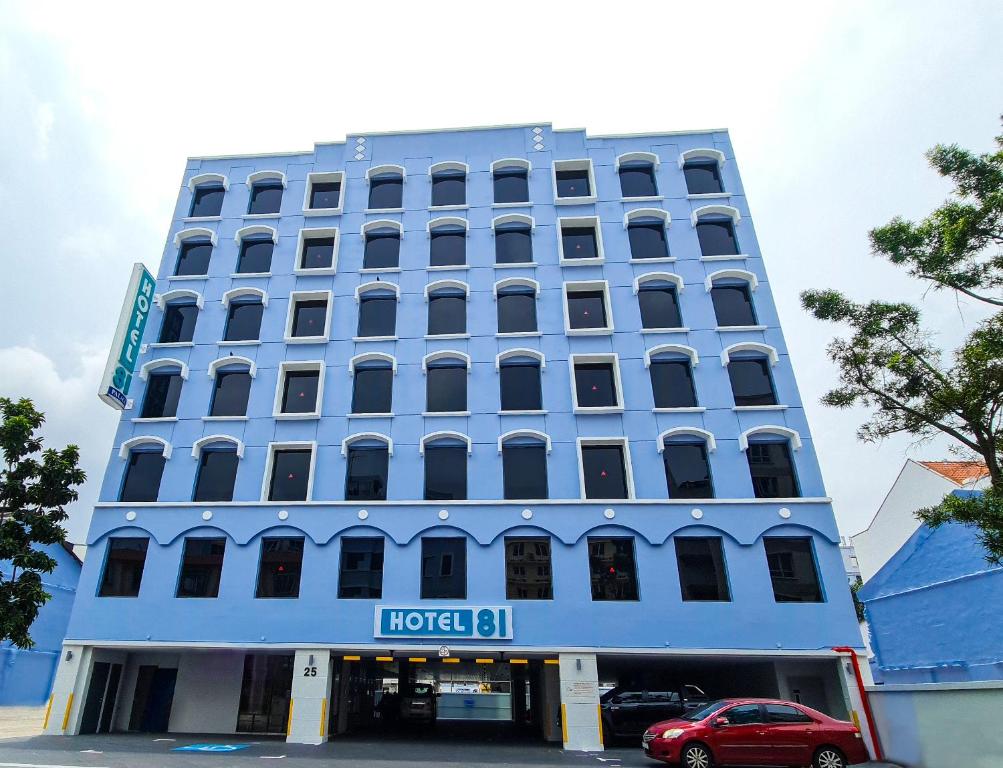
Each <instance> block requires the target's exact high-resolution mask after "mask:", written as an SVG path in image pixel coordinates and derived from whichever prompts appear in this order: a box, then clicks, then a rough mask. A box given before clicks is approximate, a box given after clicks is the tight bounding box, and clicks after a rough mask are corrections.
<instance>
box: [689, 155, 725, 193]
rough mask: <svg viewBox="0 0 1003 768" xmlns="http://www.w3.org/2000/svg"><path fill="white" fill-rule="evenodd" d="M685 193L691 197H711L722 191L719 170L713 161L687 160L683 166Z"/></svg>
mask: <svg viewBox="0 0 1003 768" xmlns="http://www.w3.org/2000/svg"><path fill="white" fill-rule="evenodd" d="M683 175H684V176H685V177H686V191H687V192H688V193H689V194H691V195H713V194H717V193H719V192H723V191H724V186H723V185H722V184H721V169H720V168H719V167H718V164H717V162H715V161H714V160H687V161H686V163H685V164H684V165H683Z"/></svg>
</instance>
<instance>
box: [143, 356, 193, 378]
mask: <svg viewBox="0 0 1003 768" xmlns="http://www.w3.org/2000/svg"><path fill="white" fill-rule="evenodd" d="M157 368H178V369H180V370H181V378H182V379H184V380H185V381H187V380H188V364H187V363H183V362H181V361H180V360H178V359H177V358H175V357H160V358H157V359H156V360H150V361H149V362H148V363H144V364H143V367H142V368H140V369H139V378H140V379H142V380H143V381H146V379H147V378H149V376H150V372H151V371H155V370H156V369H157Z"/></svg>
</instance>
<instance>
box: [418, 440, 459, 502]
mask: <svg viewBox="0 0 1003 768" xmlns="http://www.w3.org/2000/svg"><path fill="white" fill-rule="evenodd" d="M465 498H467V448H466V446H453V445H428V446H426V447H425V500H426V501H433V500H435V501H439V500H441V501H460V500H463V499H465Z"/></svg>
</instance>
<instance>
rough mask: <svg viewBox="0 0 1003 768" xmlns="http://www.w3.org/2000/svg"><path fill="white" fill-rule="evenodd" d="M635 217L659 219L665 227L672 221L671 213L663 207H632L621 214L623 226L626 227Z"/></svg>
mask: <svg viewBox="0 0 1003 768" xmlns="http://www.w3.org/2000/svg"><path fill="white" fill-rule="evenodd" d="M637 219H659V220H660V221H661V222H662V224H663V225H664V226H666V227H667V226H669V224H671V223H672V216H671V214H670V213H669V212H668V211H666V210H665V209H664V208H634V209H633V210H630V211H627V212H626V213H625V214H624V215H623V228H624V229H627V228H628V227H629V226H630V225H631V224H632V223H633V222H634V221H636V220H637Z"/></svg>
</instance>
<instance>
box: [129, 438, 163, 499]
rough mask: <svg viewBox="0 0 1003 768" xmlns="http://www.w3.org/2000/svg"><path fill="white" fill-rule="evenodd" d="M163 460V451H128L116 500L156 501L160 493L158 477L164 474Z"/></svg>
mask: <svg viewBox="0 0 1003 768" xmlns="http://www.w3.org/2000/svg"><path fill="white" fill-rule="evenodd" d="M165 462H166V459H165V458H164V454H163V451H150V450H132V451H130V452H129V459H128V464H127V465H126V468H125V478H124V479H123V480H122V488H121V490H120V491H119V495H118V500H119V501H131V502H142V501H156V500H157V496H159V495H160V478H161V476H162V475H163V474H164V463H165Z"/></svg>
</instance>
